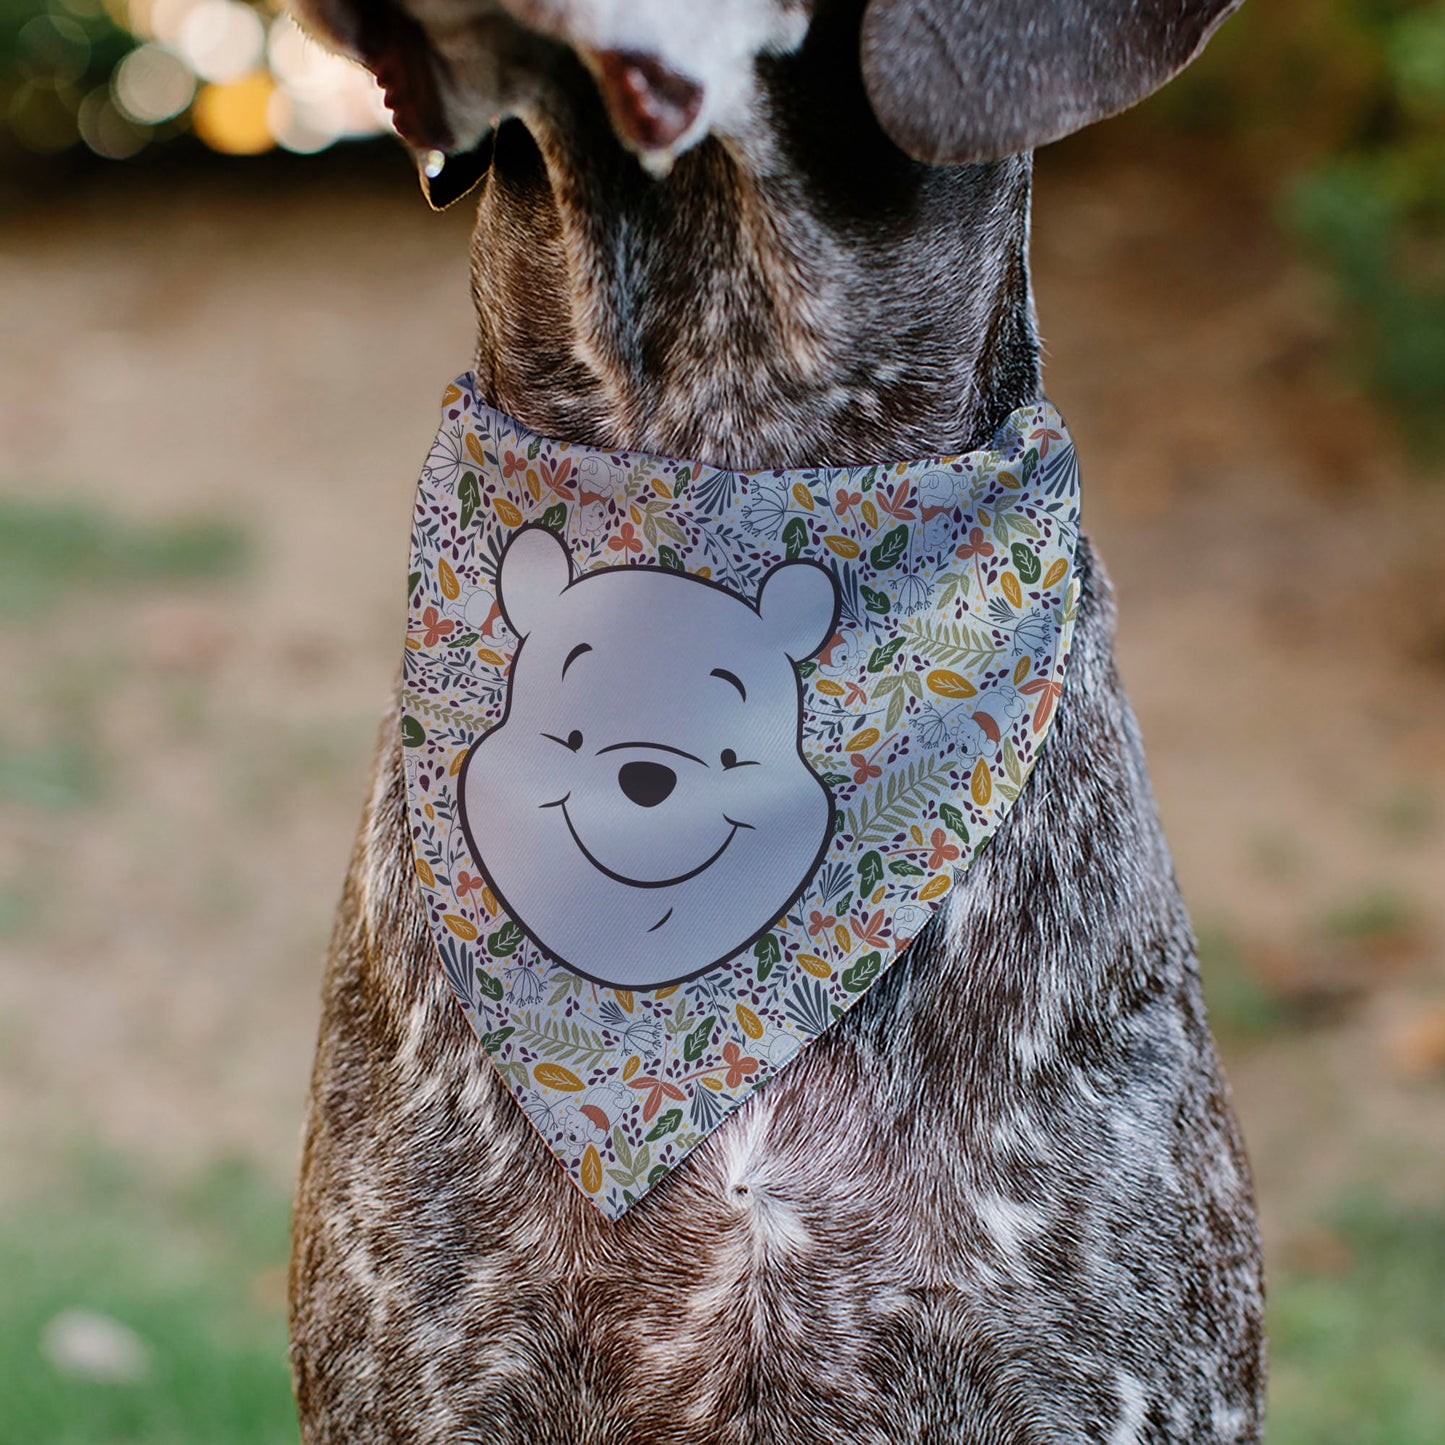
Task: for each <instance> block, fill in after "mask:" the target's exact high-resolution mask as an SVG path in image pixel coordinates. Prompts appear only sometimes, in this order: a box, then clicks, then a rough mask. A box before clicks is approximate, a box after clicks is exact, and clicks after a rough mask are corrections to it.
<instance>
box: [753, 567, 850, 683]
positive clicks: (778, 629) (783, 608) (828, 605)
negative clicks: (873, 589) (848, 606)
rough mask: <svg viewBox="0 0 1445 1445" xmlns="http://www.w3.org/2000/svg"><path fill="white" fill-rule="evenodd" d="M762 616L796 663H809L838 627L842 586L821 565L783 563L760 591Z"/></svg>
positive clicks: (765, 579)
mask: <svg viewBox="0 0 1445 1445" xmlns="http://www.w3.org/2000/svg"><path fill="white" fill-rule="evenodd" d="M758 615H759V616H760V617H761V618H762V619H763V621H764V622H765V623H766V624H767V627H768V630H769V631H770V632H771V633H772V635H773V638H774V640H775V641H776V642H777V644H778V646H779V647H781V648H782V649H783V651H784V652H785V653H787V655H788V656H789V657H790V658H792V660H793V661H794V662H806V661H807V660H808V659H809V658H810V657H812V656H813V654H814V653H815V652H821V651H822V650H823V645H824V644H825V643H826V642H827V641H828V639H829V638H830V637H831V636H832V635H833V633H834V631H835V630H836V628H837V626H838V584H837V583H836V582H835V581H834V580H833V574H832V573H831V572H830V571H828V569H827V568H826V567H824V566H822V565H820V564H819V563H817V562H783V563H780V564H779V565H778V566H776V567H774V568H773V570H772V571H771V572H769V573H768V575H767V576H766V577H764V578H763V585H762V587H761V588H760V589H759V590H758Z"/></svg>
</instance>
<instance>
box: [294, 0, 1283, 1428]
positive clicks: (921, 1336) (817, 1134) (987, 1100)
mask: <svg viewBox="0 0 1445 1445" xmlns="http://www.w3.org/2000/svg"><path fill="white" fill-rule="evenodd" d="M1236 3H1237V0H871V3H868V4H867V5H866V7H865V5H864V3H863V0H404V8H396V5H395V3H394V0H305V10H306V14H307V18H308V19H309V21H310V23H311V24H312V25H313V26H314V27H315V28H316V29H317V30H319V31H320V32H322V33H323V34H325V35H327V36H328V37H329V38H330V39H331V40H332V42H333V43H335V44H337V45H339V46H341V47H343V48H345V49H347V50H349V51H350V52H351V53H353V54H355V55H358V56H360V57H361V58H362V59H363V60H364V61H365V62H366V63H367V64H368V65H369V66H370V67H371V68H372V69H373V70H374V71H375V72H376V73H377V75H378V76H380V77H381V79H382V80H383V82H384V84H385V85H386V86H387V88H388V92H389V95H390V99H391V102H392V104H393V108H394V110H395V113H396V118H397V124H398V129H399V130H400V131H401V132H402V133H403V135H404V136H406V137H407V138H408V139H409V140H410V141H411V142H412V143H413V144H414V145H415V146H416V147H417V148H418V150H419V151H421V152H428V151H435V152H443V153H445V154H446V156H447V157H448V159H447V161H446V164H445V165H444V166H443V167H442V169H441V171H440V174H439V175H437V176H435V177H434V178H433V181H432V186H433V199H434V200H444V199H451V198H454V197H455V195H456V194H458V193H459V192H461V191H463V190H465V189H466V187H467V186H468V185H469V184H470V183H471V182H472V181H473V180H475V179H477V178H478V177H479V176H480V177H482V178H483V188H482V191H481V202H480V207H479V212H478V219H477V227H476V234H475V241H474V245H473V299H474V301H475V304H476V310H477V322H478V334H477V353H476V358H475V365H476V370H477V373H478V375H479V377H480V381H481V385H482V389H483V391H484V393H485V394H486V395H487V397H488V399H489V400H490V401H491V402H492V404H493V405H495V406H497V407H500V408H502V409H503V410H505V411H508V412H510V413H511V414H512V415H513V416H515V417H517V418H518V419H519V420H520V421H522V422H523V423H524V424H525V425H527V426H528V427H531V428H533V429H535V430H537V431H539V432H542V433H544V434H548V435H553V436H559V437H565V438H568V439H570V440H573V441H577V442H586V443H590V444H592V445H594V446H601V447H604V448H607V449H620V448H635V449H641V450H645V451H649V452H655V453H663V454H666V455H669V456H677V457H692V458H701V459H703V460H706V461H708V462H712V463H716V464H719V465H725V466H732V467H743V466H751V467H773V466H798V465H807V464H830V465H831V464H844V463H868V462H891V461H895V460H899V459H904V458H910V457H916V456H928V455H936V454H938V453H943V452H957V451H962V450H966V449H969V448H972V447H977V446H979V445H981V444H983V443H984V442H986V441H987V439H988V438H989V437H990V435H991V434H992V432H993V430H994V428H995V427H996V426H997V424H998V423H999V422H1000V421H1001V420H1002V419H1003V418H1004V417H1005V416H1006V415H1007V414H1008V413H1009V412H1010V411H1011V410H1012V409H1013V408H1015V407H1017V406H1018V405H1020V404H1021V403H1023V402H1026V401H1029V400H1031V399H1034V398H1036V397H1038V396H1040V394H1041V391H1040V377H1039V348H1038V341H1037V338H1036V334H1035V328H1034V314H1033V301H1032V297H1031V294H1030V286H1029V273H1028V262H1027V255H1026V248H1027V241H1028V230H1029V188H1030V161H1029V156H1028V154H1027V152H1028V150H1029V148H1030V147H1033V146H1035V145H1038V144H1041V143H1043V142H1045V141H1048V140H1052V139H1054V138H1056V137H1058V136H1060V135H1062V134H1065V133H1066V132H1068V131H1070V130H1073V129H1075V128H1077V127H1079V126H1082V125H1085V124H1087V123H1089V122H1090V121H1092V120H1095V119H1098V118H1099V117H1101V116H1103V115H1106V114H1109V113H1111V112H1113V111H1115V110H1118V109H1120V108H1121V107H1123V106H1125V105H1128V104H1130V103H1132V102H1133V101H1135V100H1137V99H1139V98H1140V97H1141V96H1143V95H1144V94H1146V93H1147V92H1149V91H1150V90H1152V89H1153V88H1155V87H1156V86H1157V85H1158V84H1161V83H1162V82H1163V81H1164V80H1166V79H1167V78H1168V77H1169V76H1170V75H1172V74H1173V73H1174V72H1175V71H1177V70H1178V69H1179V68H1180V67H1182V66H1183V65H1184V64H1185V63H1186V62H1187V61H1188V60H1189V59H1190V58H1191V57H1192V56H1193V55H1194V53H1196V51H1197V50H1198V49H1199V47H1200V46H1201V45H1202V44H1203V42H1204V40H1205V38H1206V37H1207V36H1208V34H1209V33H1210V32H1211V30H1212V29H1213V27H1214V26H1215V25H1216V24H1217V23H1218V22H1219V20H1220V19H1221V18H1222V17H1223V15H1225V14H1226V13H1227V12H1228V11H1229V10H1231V9H1232V8H1233V7H1234V4H1236ZM639 161H640V162H641V164H639ZM434 162H435V157H433V166H432V169H435V164H434ZM443 380H445V378H444V377H443V378H438V385H439V386H440V384H441V382H442V381H443ZM1064 400H1065V401H1066V400H1067V398H1064ZM418 442H419V444H420V438H419V439H418ZM1106 464H1107V463H1106V462H1102V463H1101V462H1100V461H1098V460H1095V461H1093V462H1092V463H1091V462H1090V460H1089V459H1088V458H1087V457H1086V458H1085V459H1084V466H1085V474H1086V475H1087V472H1088V469H1089V467H1090V466H1091V465H1092V466H1099V465H1106ZM398 480H399V481H400V480H401V479H398ZM1079 574H1080V577H1081V578H1082V582H1083V596H1082V605H1081V608H1080V615H1079V621H1078V627H1077V632H1076V636H1075V651H1074V658H1073V662H1072V664H1071V668H1070V676H1069V682H1068V686H1067V688H1066V690H1065V693H1064V697H1063V701H1062V705H1061V707H1060V711H1059V716H1058V720H1057V724H1056V728H1055V731H1054V734H1053V737H1052V739H1051V740H1050V742H1049V744H1048V746H1047V747H1046V748H1045V750H1044V752H1043V757H1042V761H1041V762H1040V764H1039V766H1038V767H1037V769H1036V771H1035V773H1034V775H1033V777H1032V780H1031V781H1030V783H1029V785H1028V787H1027V788H1026V789H1025V790H1024V793H1023V795H1022V796H1021V797H1020V798H1019V800H1018V802H1017V804H1016V806H1015V807H1014V809H1013V811H1012V812H1011V813H1010V814H1009V816H1008V818H1007V820H1006V821H1005V823H1004V824H1003V826H1002V827H1001V829H1000V830H999V832H998V834H997V836H996V837H995V839H994V842H993V844H992V846H991V847H990V848H989V849H988V850H986V851H985V852H984V853H983V854H982V855H981V856H980V858H979V859H978V860H977V862H976V863H974V865H973V867H972V868H971V870H970V872H969V873H968V875H967V878H966V880H965V881H964V883H963V884H962V885H961V886H960V887H958V888H956V889H955V890H954V892H953V894H952V896H951V898H950V901H949V902H948V904H947V905H946V906H945V907H944V908H942V909H941V911H940V914H939V916H938V917H937V918H936V919H935V921H934V923H933V925H931V926H930V927H929V929H928V930H927V931H926V932H925V934H924V935H923V936H922V937H921V938H920V939H919V940H918V941H917V942H916V943H915V944H914V946H913V947H912V948H911V949H910V950H909V951H908V952H907V953H906V954H905V955H904V957H903V958H902V959H901V960H900V961H899V963H898V964H897V965H896V966H895V967H894V968H893V969H892V971H891V972H890V973H888V974H887V975H886V976H885V977H884V978H883V979H882V980H881V981H880V982H879V983H878V984H877V985H876V986H875V988H874V989H873V990H872V992H870V993H868V994H867V995H866V996H865V997H864V998H863V999H862V1000H861V1002H859V1004H858V1005H857V1006H856V1007H855V1008H853V1009H852V1010H851V1011H850V1012H849V1013H848V1014H846V1015H845V1016H844V1017H842V1018H840V1019H839V1020H838V1021H837V1022H836V1023H835V1024H834V1026H833V1027H832V1029H831V1030H829V1032H828V1033H827V1034H825V1035H824V1036H823V1037H822V1038H821V1039H820V1040H819V1041H818V1042H817V1043H816V1044H814V1045H813V1046H812V1047H811V1048H810V1049H808V1050H807V1051H806V1052H805V1053H804V1054H802V1055H801V1056H800V1057H799V1058H798V1060H797V1061H796V1062H795V1063H793V1064H792V1065H790V1066H789V1067H788V1068H787V1069H786V1070H784V1071H783V1072H782V1073H781V1074H780V1075H779V1076H778V1077H777V1078H776V1079H775V1080H773V1081H772V1082H771V1083H770V1084H769V1085H768V1087H767V1088H766V1089H764V1090H762V1091H760V1092H759V1093H756V1094H754V1095H753V1096H752V1097H751V1098H750V1099H749V1100H748V1102H747V1103H746V1104H745V1105H744V1106H743V1107H742V1108H740V1109H739V1110H738V1111H737V1112H736V1113H735V1114H733V1115H732V1116H731V1117H730V1118H729V1119H728V1120H727V1122H726V1123H724V1124H723V1126H722V1127H721V1128H720V1129H718V1130H717V1132H716V1133H715V1134H713V1135H712V1136H711V1137H710V1138H709V1139H708V1140H707V1141H706V1142H705V1143H704V1144H703V1145H702V1146H701V1147H699V1148H698V1149H697V1150H696V1152H695V1153H694V1154H692V1155H691V1156H690V1157H689V1158H688V1159H687V1160H686V1161H685V1162H684V1163H683V1164H682V1165H681V1167H679V1168H678V1169H677V1170H676V1172H675V1173H674V1174H673V1176H672V1177H670V1178H669V1179H668V1180H667V1181H666V1182H665V1183H663V1184H662V1185H661V1186H660V1187H659V1188H658V1189H657V1190H656V1191H655V1192H654V1193H652V1194H649V1195H648V1196H647V1197H646V1198H645V1199H644V1200H643V1201H642V1202H641V1203H639V1204H638V1205H637V1206H636V1207H635V1208H633V1209H632V1210H630V1211H629V1212H628V1213H627V1214H626V1215H625V1216H624V1217H623V1218H622V1219H621V1220H619V1221H618V1222H616V1223H608V1222H607V1221H606V1220H605V1219H604V1218H603V1217H602V1216H601V1215H600V1214H599V1213H598V1212H597V1211H596V1210H595V1209H593V1208H592V1207H591V1205H589V1204H588V1203H587V1202H586V1201H584V1200H583V1199H582V1198H581V1197H580V1196H579V1195H578V1194H577V1193H576V1191H575V1190H574V1189H573V1187H572V1186H571V1184H569V1183H568V1182H567V1180H566V1178H565V1176H564V1174H563V1172H562V1170H561V1169H560V1168H559V1167H557V1165H556V1164H555V1162H554V1161H553V1160H552V1158H551V1157H550V1155H549V1154H548V1153H547V1151H546V1149H545V1148H544V1146H543V1145H542V1143H541V1141H540V1139H539V1138H538V1136H537V1135H536V1134H535V1133H534V1132H533V1130H532V1128H531V1127H530V1125H529V1124H528V1123H527V1120H526V1118H525V1116H524V1114H523V1113H522V1111H521V1109H520V1108H518V1106H517V1105H516V1104H515V1103H513V1102H512V1100H511V1099H510V1098H509V1097H508V1094H507V1092H506V1090H505V1089H504V1087H503V1086H502V1084H501V1083H500V1082H499V1080H498V1078H497V1076H496V1075H495V1073H494V1072H493V1071H492V1069H491V1067H490V1066H489V1064H488V1063H487V1061H486V1058H485V1056H484V1055H483V1053H482V1051H481V1049H480V1047H479V1046H478V1044H477V1042H476V1040H475V1039H474V1038H473V1037H472V1035H471V1033H470V1031H469V1029H468V1027H467V1024H466V1022H465V1020H464V1018H463V1015H462V1011H461V1009H460V1008H459V1007H458V1006H457V1003H456V1001H455V999H454V998H453V997H452V995H451V993H450V991H449V989H448V986H447V983H446V981H445V979H444V977H443V975H442V970H441V969H440V968H439V967H438V966H437V961H436V957H435V952H434V946H433V942H432V938H431V935H430V932H429V928H428V924H427V921H426V917H425V914H424V912H423V908H422V905H421V900H420V898H419V895H418V891H417V886H416V880H415V875H414V873H413V870H412V866H411V847H410V842H409V831H408V825H407V818H406V807H405V803H406V789H405V783H404V780H403V776H402V766H401V749H400V742H399V735H398V728H397V717H396V714H395V710H393V713H392V715H391V716H390V717H389V718H388V720H387V722H386V725H385V728H384V731H383V739H384V741H383V744H382V748H381V753H380V759H379V765H378V770H377V775H376V783H375V787H374V790H373V793H372V796H371V800H370V802H369V804H368V806H367V809H366V813H365V817H364V819H363V822H362V827H361V832H360V837H359V839H358V841H357V845H356V849H355V853H354V855H353V858H352V863H351V871H350V875H349V877H348V880H347V884H346V890H345V896H344V900H343V903H342V908H341V914H340V918H339V920H338V923H337V927H336V934H335V940H334V944H333V948H332V953H331V960H330V965H329V970H328V974H327V980H326V988H325V1010H324V1016H323V1020H322V1025H321V1038H320V1048H319V1053H318V1057H317V1062H316V1071H315V1078H314V1083H313V1089H312V1096H311V1106H310V1115H309V1120H308V1125H307V1132H306V1144H305V1158H304V1163H303V1167H302V1175H301V1184H300V1190H299V1193H298V1196H297V1203H296V1223H295V1252H294V1258H293V1262H292V1271H291V1300H292V1334H293V1341H294V1343H293V1359H294V1366H295V1381H296V1393H297V1399H298V1401H299V1405H300V1411H301V1419H302V1425H303V1432H304V1435H305V1438H306V1440H307V1441H308V1442H312V1445H320V1442H348V1445H360V1442H382V1441H386V1442H438V1445H441V1442H448V1445H451V1442H463V1441H466V1442H480V1441H488V1442H492V1441H495V1442H523V1441H525V1442H532V1445H624V1442H629V1445H631V1442H645V1441H659V1442H660V1441H667V1442H678V1445H721V1442H797V1445H804V1442H820V1445H821V1442H841V1441H869V1442H880V1445H885V1442H886V1445H899V1442H925V1441H928V1442H945V1441H946V1442H957V1445H1025V1442H1050V1445H1062V1442H1112V1445H1128V1442H1145V1441H1149V1442H1160V1441H1175V1442H1189V1445H1205V1442H1223V1441H1254V1440H1256V1439H1257V1438H1258V1432H1259V1427H1260V1425H1259V1422H1260V1410H1261V1393H1262V1386H1263V1345H1262V1337H1261V1328H1260V1317H1261V1295H1262V1283H1261V1270H1260V1260H1259V1249H1258V1240H1257V1234H1256V1227H1255V1218H1254V1209H1253V1203H1252V1200H1251V1191H1250V1183H1249V1176H1248V1173H1247V1167H1246V1163H1245V1159H1244V1156H1243V1153H1242V1150H1241V1145H1240V1140H1239V1135H1238V1132H1237V1130H1236V1126H1235V1123H1234V1120H1233V1118H1232V1116H1231V1113H1230V1107H1229V1102H1228V1095H1227V1092H1226V1087H1225V1083H1224V1080H1223V1078H1222V1077H1221V1073H1220V1068H1219V1064H1218V1061H1217V1059H1216V1057H1215V1051H1214V1047H1213V1043H1212V1041H1211V1038H1210V1035H1209V1031H1208V1027H1207V1024H1206V1021H1205V1015H1204V1007H1203V1004H1202V1002H1201V998H1200V990H1199V979H1198V971H1197V966H1196V962H1195V954H1194V942H1193V939H1192V937H1191V935H1190V928H1189V923H1188V920H1187V918H1186V915H1185V910H1184V907H1183V904H1182V903H1181V901H1180V897H1179V892H1178V889H1177V887H1176V884H1175V881H1174V878H1173V874H1172V871H1171V865H1170V859H1169V854H1168V851H1167V848H1166V846H1165V843H1164V839H1163V837H1162V836H1161V833H1160V828H1159V823H1158V819H1157V817H1156V814H1155V807H1154V801H1153V798H1152V797H1151V795H1150V790H1149V783H1148V780H1147V777H1146V774H1145V767H1144V759H1143V754H1142V751H1141V748H1140V742H1139V736H1138V732H1137V729H1136V726H1135V722H1134V718H1133V716H1132V715H1131V713H1130V710H1129V706H1128V703H1127V702H1126V701H1125V698H1124V694H1123V692H1122V690H1121V688H1120V685H1119V681H1118V677H1117V675H1116V673H1115V668H1114V660H1113V655H1112V630H1113V607H1112V601H1111V598H1110V592H1109V587H1108V583H1107V581H1106V580H1105V578H1104V575H1103V572H1102V570H1101V568H1100V566H1099V564H1098V562H1097V560H1096V559H1095V558H1094V556H1093V554H1092V551H1091V550H1090V548H1089V547H1088V546H1087V544H1084V545H1082V546H1081V549H1080V556H1079Z"/></svg>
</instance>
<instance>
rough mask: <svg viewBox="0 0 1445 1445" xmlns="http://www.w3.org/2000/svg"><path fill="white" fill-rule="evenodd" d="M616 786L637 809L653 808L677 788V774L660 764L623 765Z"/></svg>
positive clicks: (618, 771)
mask: <svg viewBox="0 0 1445 1445" xmlns="http://www.w3.org/2000/svg"><path fill="white" fill-rule="evenodd" d="M617 786H618V787H619V788H621V789H622V791H623V792H624V793H626V794H627V796H628V797H629V798H630V799H631V800H632V801H633V802H634V803H636V804H637V806H638V807H639V808H655V807H656V806H657V805H658V804H659V803H660V802H662V801H663V799H664V798H666V797H667V795H668V794H669V793H670V792H672V790H673V789H674V788H675V787H676V786H677V774H676V773H675V772H673V770H672V769H671V768H669V767H666V766H664V765H663V764H662V763H646V762H636V763H623V765H622V766H621V767H620V768H619V769H618V770H617Z"/></svg>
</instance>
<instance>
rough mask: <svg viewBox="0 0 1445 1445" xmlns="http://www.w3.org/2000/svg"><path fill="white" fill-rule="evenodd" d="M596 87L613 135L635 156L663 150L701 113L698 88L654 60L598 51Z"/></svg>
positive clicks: (624, 52) (634, 54) (622, 52)
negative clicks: (636, 151)
mask: <svg viewBox="0 0 1445 1445" xmlns="http://www.w3.org/2000/svg"><path fill="white" fill-rule="evenodd" d="M595 59H596V64H597V71H598V75H597V84H598V87H599V88H600V90H601V91H602V98H603V100H604V101H606V103H607V111H608V114H609V115H610V116H611V117H612V124H613V125H614V126H616V127H617V132H618V134H619V135H620V136H621V137H622V139H623V140H625V141H626V142H627V143H628V144H629V145H631V146H633V147H635V148H636V149H637V150H640V151H663V150H667V149H668V148H669V147H670V146H673V145H676V144H677V142H678V141H679V140H680V139H681V138H682V136H683V135H684V134H686V132H687V129H688V127H689V126H690V125H691V124H692V123H693V121H695V120H696V119H697V116H698V112H699V111H700V110H701V109H702V87H701V86H700V85H696V84H694V82H692V81H691V80H689V79H688V78H687V77H686V76H683V75H678V74H677V73H676V71H672V70H668V69H666V68H665V67H664V66H663V65H662V64H661V63H660V62H659V61H658V60H657V59H656V58H655V57H653V56H651V55H643V54H640V53H639V52H636V51H631V50H603V51H600V52H599V53H598V54H597V56H596V57H595Z"/></svg>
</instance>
